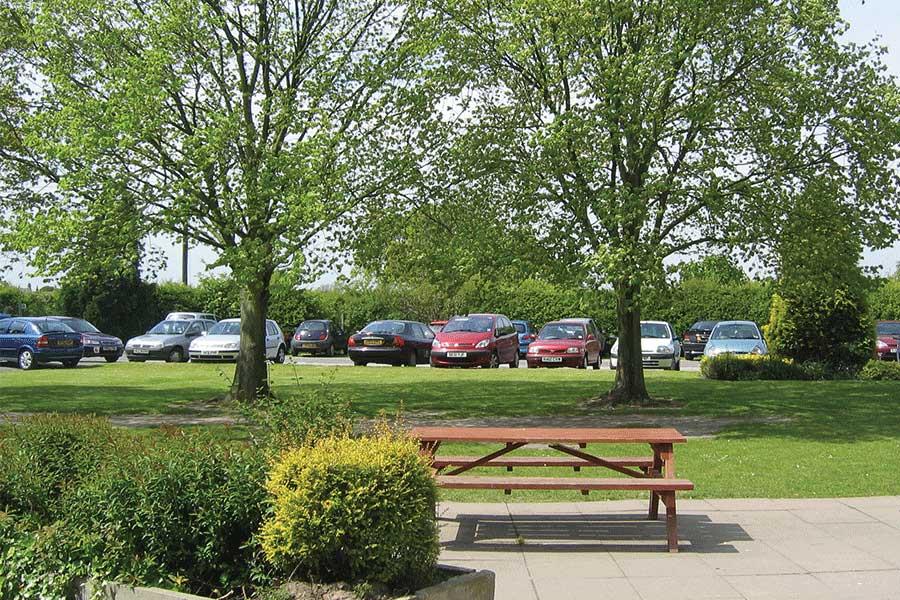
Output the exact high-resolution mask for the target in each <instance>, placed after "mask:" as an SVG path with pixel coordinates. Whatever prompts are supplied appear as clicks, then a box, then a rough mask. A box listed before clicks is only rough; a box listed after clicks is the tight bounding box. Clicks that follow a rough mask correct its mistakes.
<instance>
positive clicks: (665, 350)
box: [656, 346, 675, 354]
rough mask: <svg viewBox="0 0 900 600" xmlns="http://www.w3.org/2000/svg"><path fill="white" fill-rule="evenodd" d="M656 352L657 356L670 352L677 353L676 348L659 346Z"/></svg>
mask: <svg viewBox="0 0 900 600" xmlns="http://www.w3.org/2000/svg"><path fill="white" fill-rule="evenodd" d="M656 352H657V354H669V353H670V352H675V348H673V347H672V346H657V347H656Z"/></svg>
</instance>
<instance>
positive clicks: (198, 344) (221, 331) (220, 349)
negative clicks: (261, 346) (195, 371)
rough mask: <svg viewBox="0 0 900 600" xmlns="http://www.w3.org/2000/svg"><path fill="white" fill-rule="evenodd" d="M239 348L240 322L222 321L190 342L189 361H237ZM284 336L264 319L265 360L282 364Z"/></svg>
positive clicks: (271, 322)
mask: <svg viewBox="0 0 900 600" xmlns="http://www.w3.org/2000/svg"><path fill="white" fill-rule="evenodd" d="M240 347H241V320H240V319H224V320H222V321H219V322H218V323H216V324H215V325H214V326H213V327H211V328H210V330H209V333H207V334H206V335H205V336H203V337H201V338H198V339H196V340H194V341H193V342H191V347H190V350H189V352H190V356H191V361H192V362H193V361H197V362H202V361H204V360H237V357H238V352H239V351H240ZM285 354H286V352H285V346H284V335H283V334H282V333H281V328H280V327H279V326H278V323H276V322H275V321H272V320H271V319H266V359H267V360H272V361H274V362H276V363H283V362H284V357H285Z"/></svg>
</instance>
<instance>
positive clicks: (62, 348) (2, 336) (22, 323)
mask: <svg viewBox="0 0 900 600" xmlns="http://www.w3.org/2000/svg"><path fill="white" fill-rule="evenodd" d="M83 351H84V350H83V347H82V345H81V334H80V333H78V332H76V331H74V330H73V329H72V328H71V327H69V326H68V325H66V324H65V323H63V322H62V321H59V320H57V319H53V318H50V317H16V318H6V319H0V362H15V363H16V364H17V365H18V366H19V368H20V369H24V370H26V371H27V370H30V369H33V368H35V367H36V366H37V365H39V364H44V363H48V362H61V363H62V364H63V366H65V367H68V368H72V367H74V366H76V365H77V364H78V361H79V360H81V355H82V353H83Z"/></svg>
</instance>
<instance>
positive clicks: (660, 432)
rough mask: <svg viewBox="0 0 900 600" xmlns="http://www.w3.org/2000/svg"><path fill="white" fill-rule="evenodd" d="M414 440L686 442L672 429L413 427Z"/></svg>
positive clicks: (536, 442)
mask: <svg viewBox="0 0 900 600" xmlns="http://www.w3.org/2000/svg"><path fill="white" fill-rule="evenodd" d="M410 435H412V437H414V438H417V439H419V440H423V441H441V442H456V441H458V442H501V443H511V444H515V443H529V444H532V443H535V444H539V443H554V442H562V443H623V444H632V443H634V444H637V443H645V444H679V443H683V442H686V441H687V439H686V438H685V437H684V436H683V435H682V434H681V433H680V432H679V431H678V430H677V429H671V428H643V427H640V428H639V427H627V428H588V427H581V428H568V427H565V428H563V427H414V428H413V429H412V430H411V431H410Z"/></svg>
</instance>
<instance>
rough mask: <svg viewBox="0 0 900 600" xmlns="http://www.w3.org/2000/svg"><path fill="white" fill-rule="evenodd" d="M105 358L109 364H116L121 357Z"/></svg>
mask: <svg viewBox="0 0 900 600" xmlns="http://www.w3.org/2000/svg"><path fill="white" fill-rule="evenodd" d="M105 358H106V362H108V363H114V362H116V361H117V360H119V357H118V356H107V357H105Z"/></svg>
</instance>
